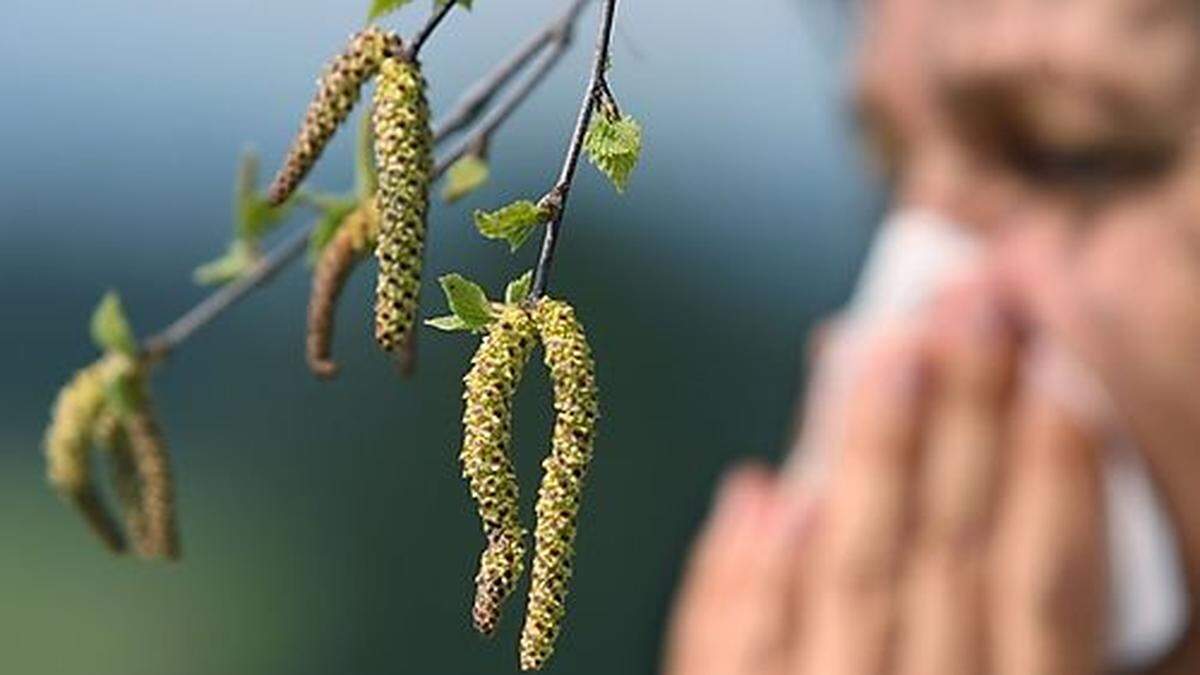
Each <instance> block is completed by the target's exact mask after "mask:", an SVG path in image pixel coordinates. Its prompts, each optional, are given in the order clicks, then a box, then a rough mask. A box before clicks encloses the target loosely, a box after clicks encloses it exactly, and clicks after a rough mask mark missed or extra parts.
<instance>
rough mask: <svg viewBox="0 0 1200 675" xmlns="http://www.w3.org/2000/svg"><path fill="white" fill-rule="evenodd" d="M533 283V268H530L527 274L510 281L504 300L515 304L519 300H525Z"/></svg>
mask: <svg viewBox="0 0 1200 675" xmlns="http://www.w3.org/2000/svg"><path fill="white" fill-rule="evenodd" d="M532 285H533V270H529V271H528V272H526V273H525V274H522V275H521V276H519V277H517V278H516V279H513V280H512V281H510V282H508V286H507V287H506V288H505V289H504V302H506V303H508V304H510V305H515V304H517V303H518V302H523V301H524V300H525V298H527V297H529V287H530V286H532Z"/></svg>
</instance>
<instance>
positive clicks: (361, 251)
mask: <svg viewBox="0 0 1200 675" xmlns="http://www.w3.org/2000/svg"><path fill="white" fill-rule="evenodd" d="M378 234H379V214H378V211H376V210H375V200H374V199H365V200H363V202H362V203H361V204H359V207H358V208H357V209H355V210H354V211H352V212H351V213H350V215H348V216H346V218H345V219H344V220H343V221H342V224H341V225H340V226H339V227H338V231H337V233H336V234H334V236H333V239H331V240H330V241H329V243H328V244H326V245H325V248H324V249H322V250H321V256H320V258H318V259H317V265H316V267H315V268H314V269H313V278H312V291H311V293H310V294H309V296H308V330H307V333H306V340H305V350H306V356H307V360H308V367H309V370H311V371H312V372H313V374H314V375H316V376H317V377H322V378H326V379H328V378H331V377H333V376H334V375H336V374H337V364H336V363H335V362H334V361H333V359H332V354H333V323H334V311H335V310H336V309H337V301H338V297H339V296H340V295H341V294H342V288H343V287H344V286H345V285H346V279H347V278H349V276H350V273H351V272H353V271H354V268H355V266H356V265H358V263H359V261H361V260H362V259H363V258H364V257H365V256H366V254H367V252H368V251H369V250H370V249H371V248H373V247H374V245H375V239H376V238H377V237H378Z"/></svg>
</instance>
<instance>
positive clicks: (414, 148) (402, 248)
mask: <svg viewBox="0 0 1200 675" xmlns="http://www.w3.org/2000/svg"><path fill="white" fill-rule="evenodd" d="M374 122H375V124H374V126H375V166H376V170H377V172H378V178H377V180H378V184H379V188H378V191H377V192H376V204H377V208H378V210H379V217H380V225H379V241H378V243H377V244H376V247H375V258H376V260H377V261H378V263H379V276H378V280H377V282H376V288H375V340H376V342H378V343H379V346H380V347H381V348H382V349H383V350H384V351H387V352H401V353H403V349H402V348H404V347H405V344H406V343H407V342H409V340H410V338H411V335H412V328H413V323H414V321H415V320H416V315H417V294H418V291H419V290H420V285H421V263H422V256H423V253H424V244H425V216H426V212H427V210H428V207H429V183H430V178H431V173H432V171H433V155H432V148H433V136H432V133H431V132H430V129H429V105H428V104H427V103H426V101H425V81H424V79H423V78H422V77H421V70H420V66H419V65H418V64H416V63H414V62H411V61H407V60H403V59H401V58H395V57H393V58H388V59H385V60H384V63H383V65H382V66H381V67H380V70H379V78H378V83H377V87H376V90H375V113H374Z"/></svg>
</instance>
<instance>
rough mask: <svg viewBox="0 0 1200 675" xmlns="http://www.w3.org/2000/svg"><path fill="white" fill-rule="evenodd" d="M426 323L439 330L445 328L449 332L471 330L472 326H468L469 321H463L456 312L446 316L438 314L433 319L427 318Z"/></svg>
mask: <svg viewBox="0 0 1200 675" xmlns="http://www.w3.org/2000/svg"><path fill="white" fill-rule="evenodd" d="M425 325H426V326H430V327H433V328H436V329H438V330H444V331H446V332H447V333H452V332H454V331H460V330H470V328H469V327H468V326H467V322H466V321H463V320H462V319H461V318H459V317H458V315H456V314H447V315H446V316H438V317H434V318H432V319H426V320H425Z"/></svg>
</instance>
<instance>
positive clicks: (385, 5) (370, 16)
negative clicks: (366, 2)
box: [367, 0, 412, 21]
mask: <svg viewBox="0 0 1200 675" xmlns="http://www.w3.org/2000/svg"><path fill="white" fill-rule="evenodd" d="M411 1H412V0H372V2H371V11H370V12H368V13H367V21H374V20H375V19H378V18H379V17H381V16H383V15H384V14H391V13H392V12H394V11H396V10H398V9H400V8H401V7H403V6H405V5H407V4H408V3H409V2H411Z"/></svg>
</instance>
